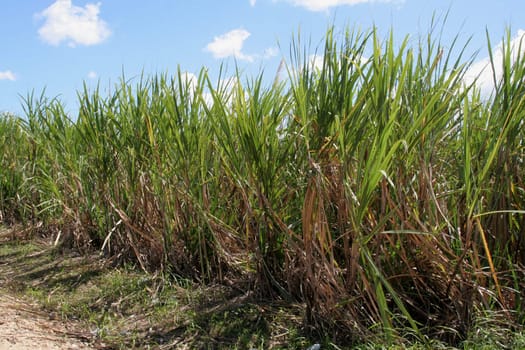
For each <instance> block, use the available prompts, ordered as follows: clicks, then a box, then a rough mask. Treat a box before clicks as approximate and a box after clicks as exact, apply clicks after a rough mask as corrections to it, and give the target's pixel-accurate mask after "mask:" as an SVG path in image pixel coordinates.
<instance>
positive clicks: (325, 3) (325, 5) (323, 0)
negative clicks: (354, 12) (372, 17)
mask: <svg viewBox="0 0 525 350" xmlns="http://www.w3.org/2000/svg"><path fill="white" fill-rule="evenodd" d="M286 1H287V2H290V3H292V5H294V6H300V7H304V8H306V9H307V10H310V11H326V10H328V9H329V8H331V7H336V6H341V5H350V6H352V5H358V4H364V3H368V2H393V3H401V2H403V1H404V0H286Z"/></svg>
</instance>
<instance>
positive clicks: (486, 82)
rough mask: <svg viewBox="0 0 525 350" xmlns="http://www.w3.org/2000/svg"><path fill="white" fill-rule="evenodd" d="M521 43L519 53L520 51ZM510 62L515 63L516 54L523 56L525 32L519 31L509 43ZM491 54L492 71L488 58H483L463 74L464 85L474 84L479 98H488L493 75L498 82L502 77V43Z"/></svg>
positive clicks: (492, 83) (492, 88)
mask: <svg viewBox="0 0 525 350" xmlns="http://www.w3.org/2000/svg"><path fill="white" fill-rule="evenodd" d="M520 43H521V53H520V52H519V50H520ZM510 47H511V57H510V58H511V62H515V61H516V59H517V57H518V54H521V55H522V56H523V55H525V30H523V29H520V30H518V33H517V34H516V36H515V37H513V38H512V39H511V41H510ZM493 50H494V51H493V52H492V58H493V60H494V71H493V70H492V66H491V63H490V57H485V58H482V59H480V60H479V61H477V62H474V63H473V64H472V65H471V66H470V68H469V69H468V70H467V72H466V73H465V83H466V84H468V85H470V84H472V83H474V82H475V83H476V87H477V88H479V90H480V93H481V96H483V97H488V96H489V95H490V94H491V93H492V92H493V91H494V75H495V76H496V80H497V81H499V80H500V79H501V77H502V75H503V50H504V47H503V43H502V42H500V43H499V44H498V45H497V46H496V47H495V48H494V49H493Z"/></svg>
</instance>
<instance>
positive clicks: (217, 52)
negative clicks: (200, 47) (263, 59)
mask: <svg viewBox="0 0 525 350" xmlns="http://www.w3.org/2000/svg"><path fill="white" fill-rule="evenodd" d="M250 35H251V34H250V32H248V31H247V30H244V29H234V30H231V31H229V32H228V33H225V34H222V35H219V36H216V37H215V38H213V41H212V42H211V43H209V44H208V45H206V51H209V52H211V54H212V55H213V57H215V58H226V57H230V56H233V57H235V58H237V59H239V60H243V61H248V62H253V60H254V56H253V55H246V54H245V53H243V52H242V47H243V45H244V41H245V40H246V39H248V37H249V36H250Z"/></svg>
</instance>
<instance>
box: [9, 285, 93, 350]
mask: <svg viewBox="0 0 525 350" xmlns="http://www.w3.org/2000/svg"><path fill="white" fill-rule="evenodd" d="M83 339H84V340H86V339H87V337H84V336H83V335H82V333H79V332H78V331H76V330H74V329H72V327H71V326H68V325H66V324H63V323H60V322H58V321H55V320H52V319H50V317H49V316H48V315H46V314H44V313H43V312H41V311H38V309H37V308H36V306H34V305H31V304H28V303H26V302H23V301H21V300H18V299H16V298H14V297H12V296H10V295H6V294H5V292H4V291H0V350H26V349H31V350H37V349H48V350H73V349H82V350H84V349H86V350H87V349H94V348H92V347H90V346H89V344H87V343H86V342H83V341H82V340H83Z"/></svg>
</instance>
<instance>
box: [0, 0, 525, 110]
mask: <svg viewBox="0 0 525 350" xmlns="http://www.w3.org/2000/svg"><path fill="white" fill-rule="evenodd" d="M447 11H448V13H449V14H448V19H447V22H446V26H445V28H444V36H443V38H444V39H443V43H447V41H448V40H451V39H452V38H453V37H454V36H455V35H456V34H459V35H460V38H462V39H464V41H462V43H463V42H466V40H467V39H468V38H469V37H470V36H472V42H471V43H470V44H469V52H475V51H476V50H478V49H479V50H480V52H479V54H478V56H477V57H476V60H477V63H476V64H475V65H474V68H473V74H474V73H477V72H480V71H481V69H482V67H483V66H484V65H485V64H486V62H487V61H486V60H487V56H488V53H487V51H486V40H485V29H488V30H489V32H490V37H491V40H492V43H493V44H494V46H496V44H497V43H498V42H500V41H501V39H502V37H503V36H504V35H505V30H506V28H510V29H511V35H512V37H513V38H514V39H518V38H520V37H521V36H522V35H524V34H525V32H524V31H523V29H525V1H523V0H493V1H488V0H478V1H470V0H457V1H445V0H391V1H389V0H375V1H368V0H227V1H217V0H214V1H210V0H191V1H190V0H184V1H183V0H149V1H129V0H101V1H97V0H24V1H20V0H3V1H2V2H1V5H0V33H1V35H0V47H2V54H1V55H0V111H10V112H14V113H16V114H22V107H21V97H20V96H26V95H27V94H28V93H29V92H31V91H35V93H36V94H40V93H41V92H42V91H43V89H44V88H45V89H46V95H47V96H48V97H56V96H58V97H59V98H60V99H61V100H62V101H64V102H65V104H66V106H67V107H68V109H69V110H71V111H74V110H75V109H76V92H77V90H79V89H81V88H82V84H83V82H84V81H85V82H86V83H87V84H88V86H90V87H94V86H96V84H97V83H100V86H101V87H102V88H105V87H107V89H109V88H110V87H111V86H113V85H114V84H115V83H116V82H118V80H119V79H120V77H121V76H122V72H124V73H125V76H126V77H127V78H133V77H137V76H139V75H140V74H141V72H144V73H145V74H155V73H166V72H167V73H171V74H175V73H176V71H177V67H178V66H180V68H181V70H182V71H184V72H188V74H197V73H198V72H199V70H200V69H201V68H202V67H206V68H207V69H208V71H209V73H210V75H211V76H212V77H214V76H215V77H216V76H217V75H218V72H219V66H220V64H221V63H226V64H227V65H228V67H229V68H230V71H231V72H232V73H233V71H234V66H235V62H237V64H238V66H239V67H240V68H241V69H242V70H243V72H244V74H246V75H255V74H257V73H258V72H259V71H260V70H261V69H264V70H265V72H266V73H265V74H268V75H269V76H273V75H274V74H275V72H276V70H277V67H278V65H279V63H280V61H281V58H283V57H284V58H286V57H287V56H288V49H289V45H290V40H291V38H292V36H293V35H294V34H297V33H298V32H299V31H300V32H301V37H302V38H310V39H311V42H312V43H313V47H312V51H313V49H314V48H315V46H316V45H317V44H318V43H320V42H321V39H322V38H323V35H324V34H325V32H326V29H327V27H328V26H329V25H331V24H334V25H335V27H336V30H337V29H340V30H343V29H344V28H345V27H350V28H361V29H363V30H366V29H369V28H370V27H371V26H373V25H375V26H376V27H377V28H378V29H379V32H380V33H381V34H383V35H386V34H387V33H388V31H389V30H390V28H393V30H394V33H395V35H396V38H398V39H401V38H403V37H404V36H405V35H410V36H411V37H412V38H414V43H416V42H417V38H418V36H419V35H422V34H423V35H424V34H425V33H426V32H427V31H428V28H429V22H430V19H431V18H432V16H433V15H434V14H435V15H437V16H441V17H442V16H444V15H445V13H447ZM524 46H525V45H524ZM312 53H313V52H312ZM107 89H106V91H107ZM102 90H103V91H104V89H102Z"/></svg>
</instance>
